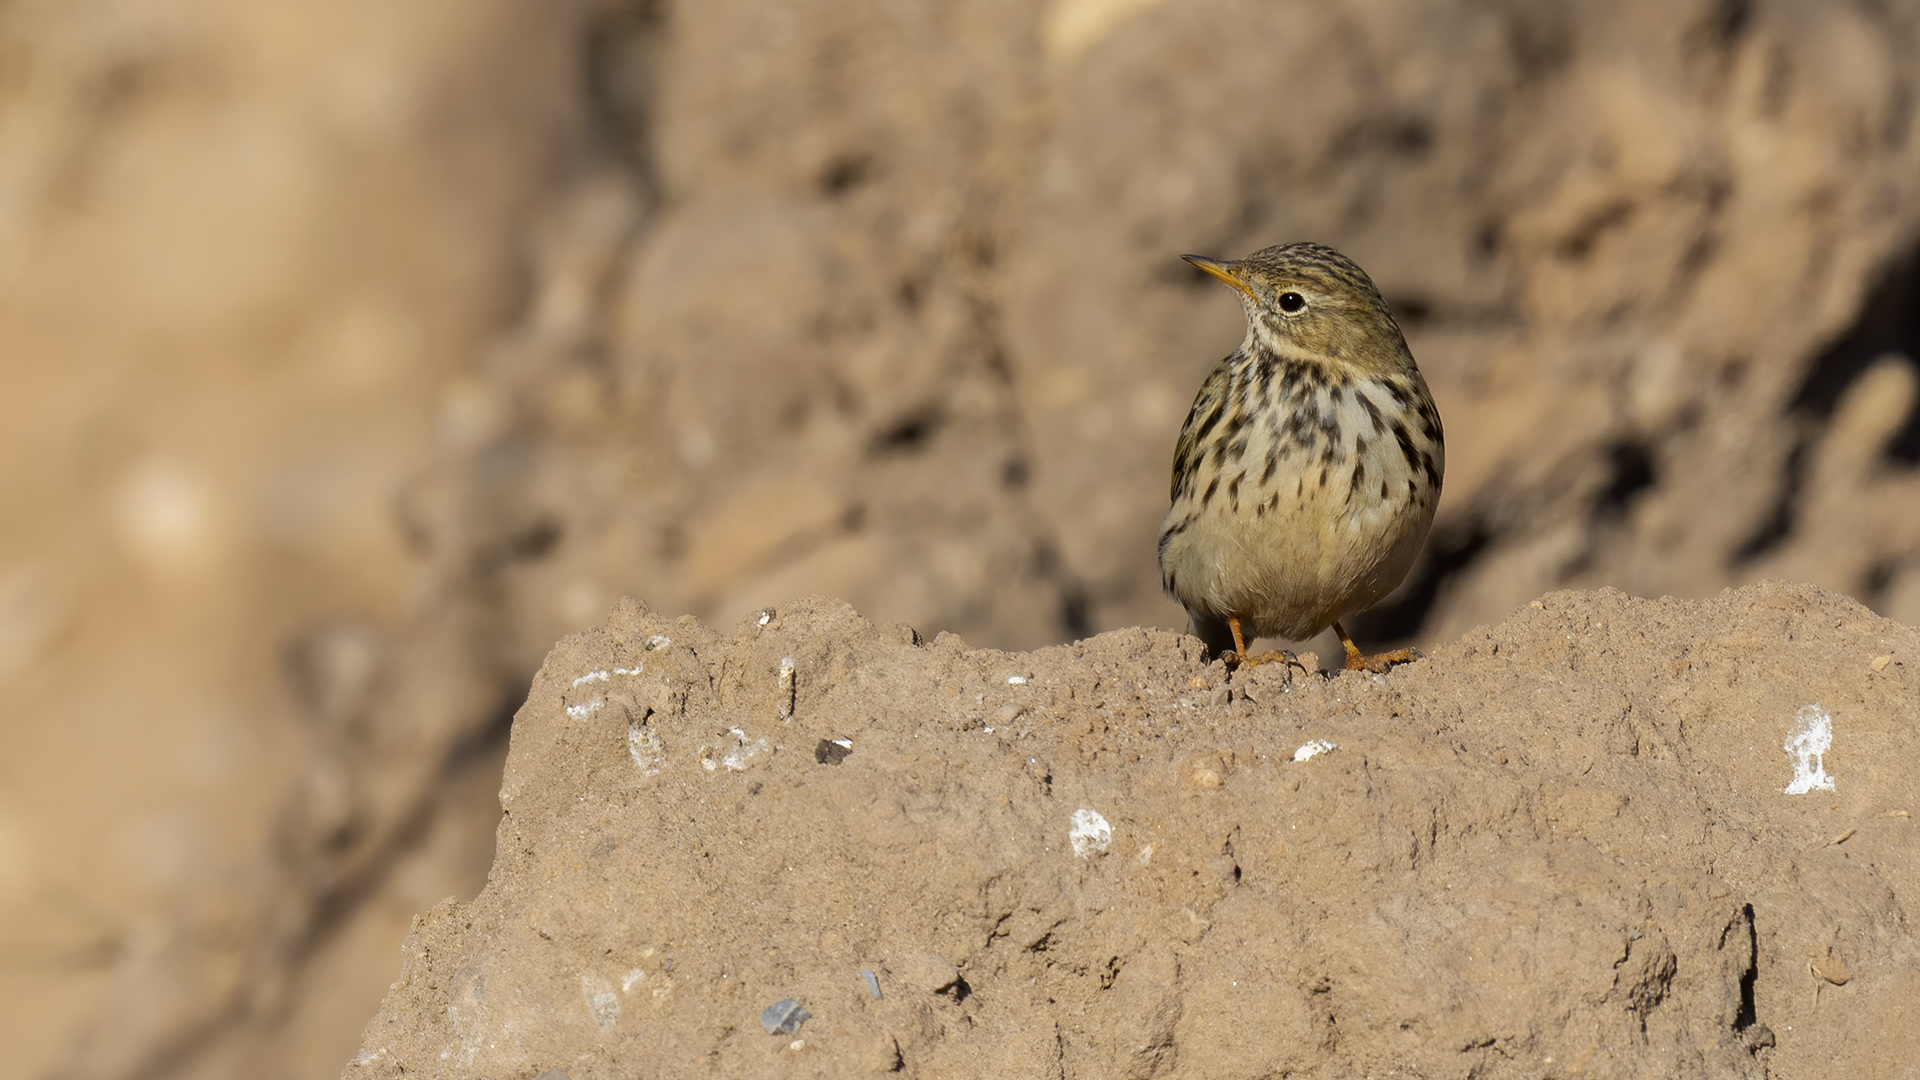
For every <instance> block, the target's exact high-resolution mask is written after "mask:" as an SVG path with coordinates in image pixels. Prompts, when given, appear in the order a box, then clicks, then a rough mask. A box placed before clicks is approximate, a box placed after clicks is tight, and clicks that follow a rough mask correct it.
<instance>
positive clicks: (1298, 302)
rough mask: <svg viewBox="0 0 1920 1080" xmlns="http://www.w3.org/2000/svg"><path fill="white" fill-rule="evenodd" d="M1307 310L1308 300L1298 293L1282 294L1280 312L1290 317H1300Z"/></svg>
mask: <svg viewBox="0 0 1920 1080" xmlns="http://www.w3.org/2000/svg"><path fill="white" fill-rule="evenodd" d="M1306 308H1307V298H1306V297H1304V296H1301V295H1300V294H1299V293H1297V292H1283V293H1281V294H1280V310H1281V311H1284V312H1286V313H1287V314H1289V315H1298V314H1300V313H1301V312H1302V311H1305V310H1306Z"/></svg>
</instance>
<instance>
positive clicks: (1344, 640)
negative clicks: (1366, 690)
mask: <svg viewBox="0 0 1920 1080" xmlns="http://www.w3.org/2000/svg"><path fill="white" fill-rule="evenodd" d="M1333 632H1334V633H1336V634H1338V635H1340V644H1341V646H1342V647H1344V648H1345V649H1346V650H1347V670H1348V671H1371V672H1373V673H1374V674H1375V675H1385V674H1386V673H1387V669H1388V668H1390V667H1392V666H1393V665H1395V664H1406V663H1411V662H1413V661H1415V660H1421V659H1425V657H1426V654H1425V653H1423V652H1421V651H1420V650H1419V649H1395V650H1393V651H1392V652H1383V653H1375V654H1373V655H1372V656H1368V655H1367V654H1365V653H1363V652H1361V651H1360V646H1358V645H1355V644H1354V643H1353V639H1352V638H1350V637H1348V636H1347V629H1346V627H1344V626H1341V625H1340V624H1339V623H1338V622H1335V623H1334V624H1333Z"/></svg>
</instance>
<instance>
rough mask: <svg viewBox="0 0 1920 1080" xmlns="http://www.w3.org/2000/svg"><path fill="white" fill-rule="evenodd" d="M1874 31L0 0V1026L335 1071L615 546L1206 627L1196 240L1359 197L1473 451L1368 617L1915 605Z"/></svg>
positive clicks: (933, 614) (883, 6)
mask: <svg viewBox="0 0 1920 1080" xmlns="http://www.w3.org/2000/svg"><path fill="white" fill-rule="evenodd" d="M1916 54H1920V10H1917V9H1916V8H1915V6H1914V5H1913V4H1911V3H1907V4H1900V3H1887V4H1805V3H1787V2H1779V0H1758V2H1726V0H1682V2H1678V3H1674V2H1667V0H1661V2H1653V0H1627V2H1624V3H1615V4H1608V5H1568V4H1562V3H1555V2H1552V0H1499V2H1495V3H1475V4H1461V3H1456V2H1447V0H1342V2H1340V3H1323V2H1310V0H1295V2H1274V0H1187V2H1182V3H1168V2H1166V0H1047V2H1044V3H1035V2H1031V0H975V2H972V3H965V4H938V3H920V4H913V3H902V2H900V0H787V2H784V3H781V4H768V3H765V2H763V0H700V2H698V3H695V2H676V0H585V2H582V3H577V4H566V5H558V6H556V5H554V4H552V3H549V2H545V0H504V2H501V3H496V4H486V5H474V4H471V3H462V2H459V0H416V2H414V3H410V4H407V5H391V4H381V3H372V2H365V3H331V2H318V0H314V2H308V3H304V4H298V3H296V4H290V5H261V4H258V3H253V2H249V0H180V2H175V3H168V4H145V5H141V4H129V3H112V2H108V3H95V4H72V3H65V2H61V0H18V2H15V3H11V4H4V5H0V73H19V75H18V77H0V381H3V382H4V384H5V386H6V387H7V391H8V392H7V393H5V394H0V504H4V505H5V506H6V507H7V508H8V511H9V512H8V513H7V514H5V515H4V521H0V715H4V716H9V717H19V718H31V720H30V722H29V720H27V719H23V720H22V721H21V722H18V723H13V724H0V1045H5V1046H6V1047H7V1048H8V1050H9V1051H10V1052H9V1054H8V1055H7V1056H6V1060H5V1061H4V1062H0V1080H10V1074H8V1073H7V1070H8V1069H13V1070H17V1072H18V1073H19V1074H21V1075H44V1074H46V1073H47V1072H49V1071H52V1070H58V1072H59V1074H60V1075H62V1076H64V1077H67V1078H70V1080H125V1078H128V1077H145V1078H154V1077H178V1078H187V1077H195V1078H198V1077H206V1078H210V1080H211V1078H217V1077H225V1076H252V1075H258V1074H260V1073H262V1072H265V1071H274V1072H278V1073H281V1074H284V1075H286V1076H288V1077H292V1078H294V1080H314V1078H316V1077H320V1076H331V1075H333V1074H334V1073H335V1072H336V1071H337V1069H338V1067H339V1063H340V1062H341V1061H342V1060H344V1059H345V1057H346V1056H348V1054H349V1052H350V1051H351V1048H352V1046H353V1045H354V1036H355V1032H356V1031H357V1030H358V1028H359V1026H360V1025H361V1024H362V1023H363V1022H364V1020H365V1018H366V1016H367V1015H368V1014H369V1012H370V1011H371V1010H372V1009H373V1007H374V1003H375V1002H376V1001H377V999H378V997H379V994H380V992H381V990H382V988H383V987H385V985H386V984H387V982H388V981H389V980H390V978H391V974H392V971H391V968H392V965H393V963H394V955H395V953H394V950H395V947H396V945H397V943H398V941H399V940H400V939H401V938H402V937H403V936H404V933H405V928H406V926H407V924H408V921H409V919H410V918H411V917H412V915H413V914H414V913H416V912H418V911H420V910H424V909H425V908H426V907H428V906H430V905H431V904H432V903H434V902H435V901H437V900H438V899H439V898H441V897H444V896H447V895H450V894H454V895H459V896H461V897H463V898H466V897H471V896H472V895H473V894H474V892H475V890H477V889H478V888H479V887H480V882H481V880H482V875H483V874H484V871H485V868H486V866H487V863H488V859H487V855H488V851H489V847H490V843H491V839H492V837H491V829H492V826H493V824H494V821H495V817H494V815H495V813H496V806H495V804H494V799H493V789H494V787H495V781H496V780H497V777H498V770H499V768H500V763H501V761H502V760H503V758H504V754H505V746H504V741H505V737H506V719H507V716H508V714H509V713H510V712H511V710H512V708H513V707H514V705H515V704H516V703H517V702H518V701H519V700H520V695H521V693H522V692H523V690H524V688H525V686H526V683H527V680H528V678H529V677H530V675H531V673H532V672H533V671H534V670H535V669H536V668H537V667H538V666H539V664H540V662H541V657H542V656H543V655H545V653H546V652H547V650H548V649H549V648H550V646H551V645H552V643H553V642H554V641H555V640H557V639H558V638H560V637H562V636H563V635H566V634H569V633H573V632H576V631H578V630H580V629H582V628H584V627H588V626H591V625H593V624H594V623H595V622H596V621H597V620H598V619H600V618H601V617H602V616H603V614H604V613H605V611H606V610H607V609H608V607H609V605H611V604H612V602H613V601H614V599H615V598H617V597H620V596H623V595H633V596H640V597H644V598H646V599H647V600H648V601H649V602H650V603H651V604H653V605H654V606H655V607H656V608H657V609H659V610H665V611H673V612H676V613H677V612H688V613H692V614H694V615H696V616H698V617H699V618H701V619H704V620H706V621H708V622H709V623H711V624H713V625H730V624H731V623H732V622H733V621H735V620H736V619H738V618H740V617H741V616H743V615H744V614H746V613H748V612H752V611H755V610H757V609H759V608H760V607H762V606H764V605H766V604H769V603H775V602H778V601H781V600H783V599H785V598H786V597H789V596H793V595H803V594H807V593H820V594H825V595H832V596H837V597H842V598H845V599H846V600H848V601H850V602H852V603H853V604H855V605H856V606H857V607H858V608H859V609H860V610H861V611H863V612H865V613H867V614H868V615H869V616H871V617H873V618H876V619H879V620H883V621H894V620H899V621H904V622H908V623H911V624H912V625H914V626H917V627H920V628H922V629H923V630H926V631H928V632H929V633H933V632H937V631H941V630H948V631H954V632H957V633H960V634H963V635H964V636H965V637H966V638H967V639H968V640H970V641H973V642H976V643H980V644H986V645H992V646H995V647H1000V648H1009V649H1012V648H1021V649H1025V648H1037V647H1042V646H1048V645H1053V644H1057V643H1059V642H1062V641H1067V640H1073V639H1078V638H1086V637H1090V636H1092V635H1094V634H1095V633H1097V632H1099V631H1103V630H1112V629H1115V628H1119V627H1127V626H1156V625H1157V626H1162V627H1175V626H1179V625H1181V624H1182V622H1183V616H1182V615H1181V613H1180V612H1179V610H1178V609H1177V608H1176V607H1175V606H1174V605H1172V604H1171V603H1170V602H1169V601H1167V600H1166V599H1165V598H1164V597H1163V596H1162V595H1161V593H1160V589H1159V585H1158V578H1157V574H1156V573H1155V568H1154V565H1153V534H1154V528H1155V525H1156V523H1157V522H1158V521H1159V518H1160V515H1161V513H1162V512H1163V511H1164V509H1165V496H1166V469H1167V465H1168V458H1169V452H1170V450H1171V445H1172V441H1173V438H1174V434H1175V432H1176V431H1177V429H1178V427H1179V422H1180V418H1181V416H1182V413H1183V410H1184V409H1185V408H1186V406H1187V403H1188V402H1189V401H1190V400H1191V396H1192V393H1193V391H1194V389H1195V388H1196V386H1197V385H1198V383H1199V381H1200V379H1201V378H1202V376H1203V374H1204V372H1205V371H1206V369H1207V368H1208V367H1209V366H1210V365H1211V364H1213V363H1214V362H1215V361H1216V360H1217V359H1218V358H1219V357H1220V356H1221V355H1222V354H1223V353H1224V352H1226V351H1227V350H1228V349H1230V348H1231V347H1232V345H1233V343H1234V342H1235V341H1236V340H1237V338H1238V336H1239V334H1240V328H1241V325H1242V324H1241V319H1240V316H1239V313H1238V312H1237V311H1236V310H1235V308H1234V302H1233V300H1232V298H1231V296H1230V295H1228V294H1227V293H1226V292H1225V291H1224V290H1222V289H1220V288H1219V287H1218V286H1217V285H1216V284H1211V283H1209V282H1207V281H1206V280H1204V279H1202V278H1200V277H1198V276H1196V275H1193V274H1191V273H1190V272H1189V271H1188V269H1187V268H1186V267H1185V266H1184V264H1182V263H1180V262H1179V261H1178V259H1177V258H1176V256H1177V255H1178V254H1179V253H1181V252H1184V251H1198V252H1203V253H1213V254H1219V255H1234V254H1242V253H1245V252H1247V251H1250V250H1253V249H1255V248H1258V247H1261V246H1264V245H1266V244H1271V243H1274V242H1276V241H1280V240H1284V239H1317V240H1321V241H1325V242H1328V243H1331V244H1334V245H1335V246H1337V247H1340V248H1341V249H1342V250H1344V251H1347V252H1348V253H1349V254H1351V255H1353V256H1354V257H1355V258H1356V259H1357V260H1358V261H1359V262H1360V263H1362V264H1363V265H1364V266H1366V267H1367V269H1368V270H1369V271H1370V272H1371V273H1372V274H1373V275H1374V276H1375V277H1376V278H1377V280H1378V281H1379V282H1380V284H1381V286H1382V287H1383V289H1384V290H1385V293H1386V295H1387V297H1388V299H1389V301H1390V302H1391V303H1392V305H1393V307H1394V310H1395V311H1396V312H1397V313H1398V315H1399V316H1400V317H1401V320H1402V322H1403V323H1404V325H1405V327H1406V329H1407V332H1408V336H1409V340H1410V342H1411V344H1412V347H1413V349H1414V351H1415V354H1416V355H1417V356H1418V357H1419V359H1420V363H1421V365H1422V367H1423V369H1424V371H1425V372H1426V374H1427V377H1428V379H1429V381H1430V382H1431V384H1432V385H1433V387H1434V390H1435V393H1436V395H1437V397H1438V399H1439V403H1440V407H1441V410H1442V412H1443V414H1444V416H1445V420H1446V426H1447V431H1448V435H1449V440H1448V460H1449V466H1450V471H1449V476H1448V479H1447V489H1446V493H1445V496H1444V498H1443V501H1442V506H1441V516H1440V519H1439V521H1438V524H1437V527H1436V530H1435V533H1434V536H1433V543H1432V546H1431V550H1430V552H1429V555H1428V557H1427V558H1426V560H1425V561H1424V562H1423V563H1422V565H1421V566H1420V567H1419V568H1418V569H1417V570H1416V571H1415V573H1414V575H1413V578H1412V580H1411V581H1410V583H1409V584H1408V586H1407V588H1406V589H1405V590H1404V591H1403V592H1402V593H1401V594H1400V595H1399V596H1398V597H1396V598H1394V599H1393V600H1392V601H1391V602H1390V603H1388V604H1386V605H1385V606H1383V608H1381V609H1380V610H1378V611H1376V612H1374V613H1371V614H1370V615H1368V616H1366V617H1363V618H1362V619H1359V620H1356V621H1355V622H1354V623H1352V624H1349V626H1350V628H1351V629H1353V630H1355V632H1356V633H1357V634H1358V635H1359V636H1360V637H1361V638H1362V642H1363V644H1365V645H1367V646H1368V647H1369V648H1383V647H1388V646H1391V645H1392V644H1394V643H1395V642H1396V641H1411V642H1413V643H1415V644H1420V645H1423V646H1424V645H1431V644H1432V643H1433V642H1436V641H1446V640H1449V639H1452V638H1455V637H1457V636H1459V635H1460V634H1461V633H1463V632H1465V631H1466V629H1467V628H1469V627H1471V626H1473V625H1475V624H1478V623H1486V622H1491V621H1494V620H1496V619H1498V618H1500V617H1502V616H1503V615H1504V614H1505V613H1506V612H1508V611H1510V610H1512V609H1513V608H1514V607H1516V606H1518V605H1522V604H1524V603H1526V602H1527V601H1529V600H1531V599H1532V598H1534V597H1536V596H1538V595H1540V594H1542V593H1544V592H1546V591H1548V590H1552V589H1565V588H1590V587H1599V586H1603V585H1611V586H1617V587H1620V588H1623V589H1625V590H1627V591H1629V592H1632V593H1635V594H1638V595H1664V594H1671V595H1675V596H1682V597H1701V596H1708V595H1712V594H1713V593H1714V592H1716V591H1717V590H1719V589H1721V588H1723V587H1726V586H1730V585H1742V584H1748V583H1751V582H1753V581H1756V580H1760V579H1761V578H1765V577H1784V578H1792V579H1796V580H1805V581H1810V582H1813V583H1815V584H1818V585H1820V586H1823V587H1826V588H1831V589H1836V590H1839V591H1842V592H1845V593H1848V594H1850V595H1853V596H1855V597H1858V598H1859V599H1860V600H1861V601H1862V602H1864V603H1866V604H1868V605H1870V606H1872V607H1873V608H1874V609H1875V610H1876V611H1879V612H1880V613H1882V614H1885V615H1887V616H1889V617H1892V618H1896V619H1899V620H1902V621H1904V622H1907V623H1910V624H1911V623H1915V622H1920V408H1916V401H1920V378H1917V377H1916V367H1915V363H1914V358H1915V357H1916V356H1920V319H1916V318H1915V316H1914V312H1915V311H1916V310H1920V270H1916V268H1917V267H1920V179H1917V178H1920V109H1915V108H1914V107H1913V103H1914V102H1915V101H1920V67H1916V65H1914V64H1912V63H1911V62H1910V58H1911V57H1912V56H1914V55H1916ZM1320 647H1322V648H1328V647H1329V646H1328V645H1326V644H1324V643H1323V644H1322V645H1321V646H1320ZM808 677H811V676H808ZM1769 738H1771V736H1770V737H1769ZM1775 741H1777V740H1775ZM75 778H84V781H85V782H79V783H77V782H75ZM1116 842H1118V841H1116ZM822 1015H823V1016H824V1015H825V1014H824V1013H823V1014H822ZM820 1022H821V1021H815V1022H814V1023H820Z"/></svg>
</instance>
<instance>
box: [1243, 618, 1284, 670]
mask: <svg viewBox="0 0 1920 1080" xmlns="http://www.w3.org/2000/svg"><path fill="white" fill-rule="evenodd" d="M1227 629H1229V630H1231V631H1233V660H1234V666H1236V667H1252V666H1253V665H1255V664H1266V663H1271V662H1272V661H1275V660H1285V661H1286V662H1287V663H1289V664H1291V663H1293V662H1294V656H1293V654H1292V653H1290V652H1288V651H1287V650H1285V649H1274V650H1272V651H1271V652H1263V653H1261V654H1260V655H1259V656H1248V655H1247V639H1246V638H1245V637H1243V636H1242V635H1241V632H1240V617H1239V616H1238V615H1230V616H1228V617H1227Z"/></svg>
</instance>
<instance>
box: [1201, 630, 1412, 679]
mask: <svg viewBox="0 0 1920 1080" xmlns="http://www.w3.org/2000/svg"><path fill="white" fill-rule="evenodd" d="M1333 632H1334V633H1336V634H1339V635H1340V644H1341V645H1343V646H1345V647H1346V650H1347V670H1348V671H1371V672H1373V673H1375V674H1385V673H1386V670H1387V669H1388V668H1390V667H1392V666H1393V665H1395V664H1404V663H1407V662H1408V661H1411V660H1418V659H1420V658H1421V657H1422V655H1423V654H1422V653H1421V652H1420V650H1419V649H1395V650H1394V651H1392V652H1383V653H1376V654H1374V655H1372V656H1368V655H1366V654H1365V653H1363V652H1361V651H1360V646H1358V645H1355V644H1354V643H1353V639H1352V638H1350V637H1348V636H1347V631H1346V628H1345V627H1343V626H1341V625H1340V623H1339V622H1338V621H1335V622H1334V624H1333ZM1235 640H1238V639H1237V638H1236V639H1235Z"/></svg>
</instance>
